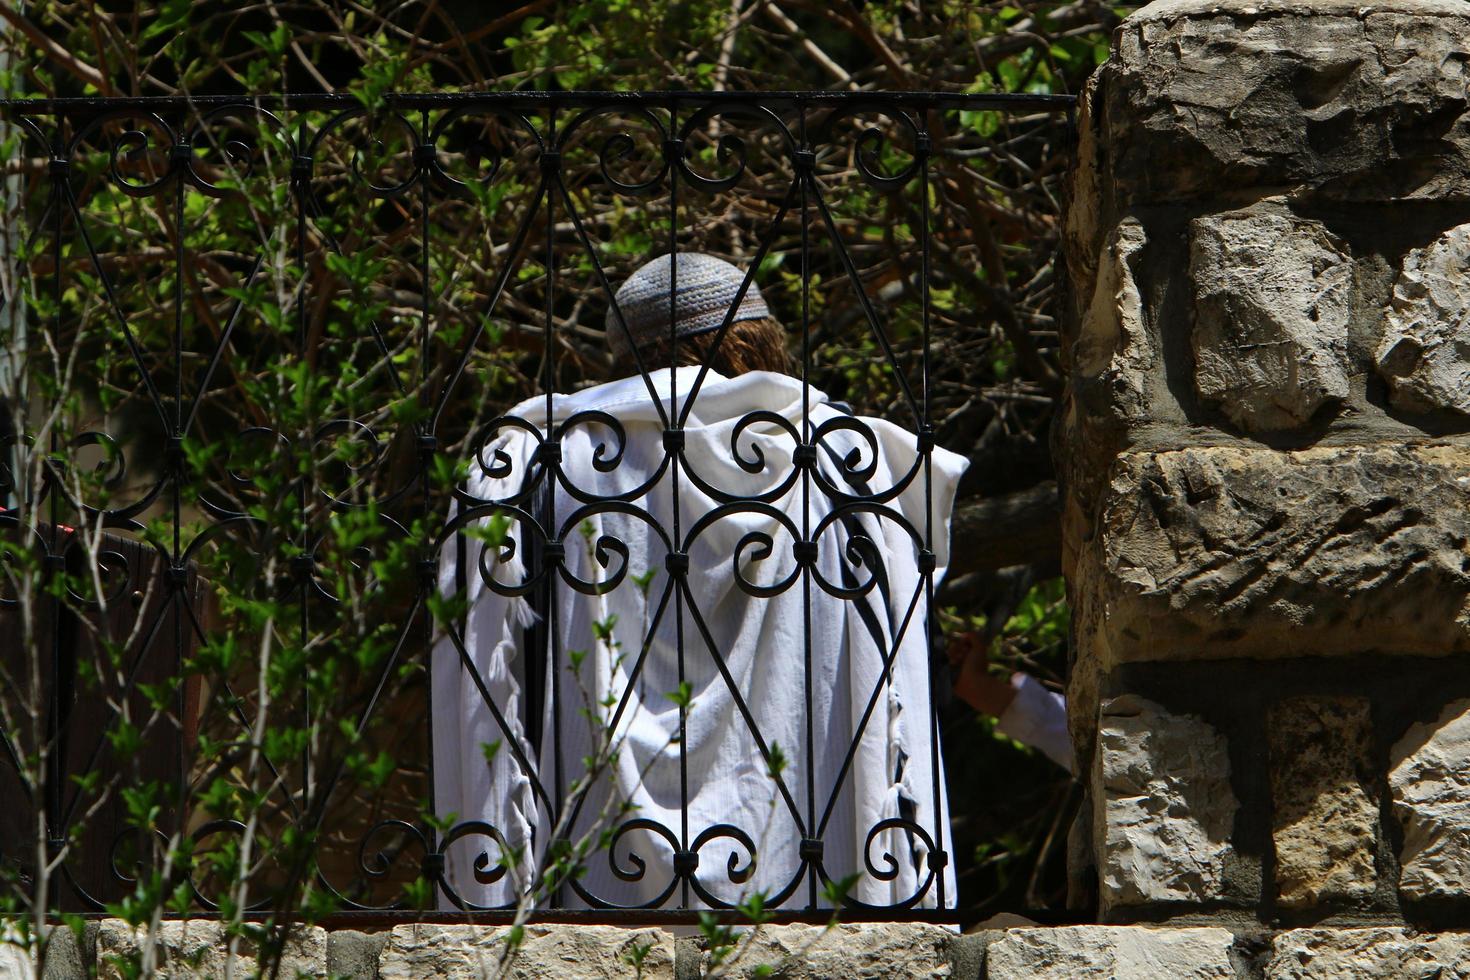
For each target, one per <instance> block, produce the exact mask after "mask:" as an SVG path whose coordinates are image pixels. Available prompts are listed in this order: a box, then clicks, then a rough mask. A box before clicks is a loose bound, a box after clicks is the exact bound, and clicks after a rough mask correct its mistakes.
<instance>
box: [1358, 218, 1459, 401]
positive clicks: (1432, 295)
mask: <svg viewBox="0 0 1470 980" xmlns="http://www.w3.org/2000/svg"><path fill="white" fill-rule="evenodd" d="M1467 268H1470V225H1460V226H1459V227H1458V228H1452V229H1450V230H1449V231H1447V232H1445V233H1444V234H1443V235H1441V236H1440V237H1439V238H1438V239H1436V240H1435V241H1433V242H1431V243H1430V244H1429V245H1427V246H1425V247H1424V248H1419V249H1413V250H1411V251H1410V252H1409V253H1408V254H1407V255H1406V256H1405V257H1404V264H1403V267H1402V269H1401V270H1400V272H1399V276H1398V280H1397V281H1396V282H1395V283H1394V287H1393V298H1392V300H1391V301H1390V303H1389V307H1388V313H1387V317H1386V327H1385V329H1384V333H1383V339H1382V341H1381V342H1380V343H1379V345H1378V351H1377V354H1376V360H1377V362H1378V373H1379V374H1380V375H1381V376H1382V377H1383V379H1384V380H1385V381H1387V382H1388V386H1389V398H1390V400H1391V401H1392V403H1393V404H1394V406H1395V407H1397V408H1401V409H1403V410H1405V411H1409V412H1434V411H1439V410H1448V411H1451V412H1457V413H1459V414H1460V415H1470V282H1466V277H1465V269H1467Z"/></svg>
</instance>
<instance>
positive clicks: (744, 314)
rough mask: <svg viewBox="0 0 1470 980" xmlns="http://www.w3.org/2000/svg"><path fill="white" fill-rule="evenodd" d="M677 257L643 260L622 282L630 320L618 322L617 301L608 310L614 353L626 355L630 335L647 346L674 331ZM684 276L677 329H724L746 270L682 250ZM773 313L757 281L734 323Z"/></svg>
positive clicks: (621, 302)
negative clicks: (672, 291) (672, 283)
mask: <svg viewBox="0 0 1470 980" xmlns="http://www.w3.org/2000/svg"><path fill="white" fill-rule="evenodd" d="M671 265H672V263H670V261H669V256H667V255H661V256H659V257H658V258H656V259H654V260H653V261H652V262H647V263H645V264H644V265H643V266H641V267H640V268H639V269H638V271H637V272H635V273H633V274H632V275H631V276H629V277H628V281H627V282H625V283H623V285H622V286H620V287H619V288H618V292H617V301H618V309H620V310H622V313H623V321H624V322H625V323H626V324H627V325H628V330H627V333H624V332H623V328H622V327H620V326H618V320H617V317H616V316H614V315H613V311H612V307H611V306H609V307H608V311H607V324H606V325H607V345H608V347H609V348H610V349H611V350H612V352H613V356H614V357H617V358H622V357H624V356H626V355H627V353H628V350H629V344H628V335H629V334H631V335H632V340H633V346H636V347H643V346H645V345H647V344H650V343H653V342H655V341H657V340H661V339H663V338H665V337H667V336H668V335H669V280H670V278H671V277H670V267H671ZM673 272H674V275H675V276H677V277H678V280H679V284H678V290H677V292H676V295H675V300H674V332H675V333H677V334H678V335H679V336H680V337H689V336H693V335H694V334H700V333H707V332H709V331H711V330H718V329H719V327H720V324H721V323H723V322H725V314H726V313H728V312H730V304H731V303H733V302H735V294H736V293H737V292H739V291H740V284H741V283H742V282H744V281H745V273H743V272H741V271H740V270H739V269H737V268H736V267H735V266H733V265H731V264H730V263H728V262H726V261H725V260H724V259H717V258H715V257H714V256H713V255H705V254H704V253H703V252H680V253H679V262H678V265H677V267H675V268H674V270H673ZM770 315H771V311H770V310H769V309H767V308H766V301H765V300H763V299H761V293H760V290H759V289H757V288H756V285H755V282H754V281H752V282H751V284H750V287H749V288H748V289H746V290H745V296H744V297H742V298H741V300H740V308H739V309H738V310H736V311H735V317H734V319H733V320H731V322H732V323H734V322H738V321H740V320H759V319H761V318H762V317H767V316H770Z"/></svg>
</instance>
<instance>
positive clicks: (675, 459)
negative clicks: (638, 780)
mask: <svg viewBox="0 0 1470 980" xmlns="http://www.w3.org/2000/svg"><path fill="white" fill-rule="evenodd" d="M678 132H679V104H678V101H677V100H675V101H673V102H671V103H670V104H669V141H668V143H667V144H665V147H664V153H665V154H666V156H667V157H668V169H669V368H668V370H669V426H670V428H671V429H672V430H673V431H675V432H679V433H682V432H683V428H684V427H683V423H682V422H681V420H680V413H679V381H678V375H679V331H678V297H679V157H680V155H681V154H682V153H683V152H684V147H683V145H682V144H681V143H680V142H679V139H678V137H677V136H676V135H675V134H676V133H678ZM680 438H681V436H675V437H674V439H675V442H674V443H673V445H669V444H668V443H667V442H665V445H664V453H665V455H666V456H667V457H668V459H669V480H670V483H669V490H670V494H671V497H672V501H673V521H674V527H673V538H672V540H673V541H674V542H675V545H674V546H675V547H676V548H678V549H679V551H680V552H683V551H684V542H683V540H682V538H683V534H684V532H683V529H682V524H683V522H682V521H681V520H680V518H679V471H680V468H679V460H680V456H679V452H678V446H679V442H678V440H679V439H680ZM686 584H687V583H685V582H682V581H681V582H680V583H679V588H678V589H677V590H676V591H675V593H674V646H675V649H676V650H677V652H678V659H679V692H680V695H681V696H680V698H679V850H680V851H681V852H683V853H684V854H685V855H687V854H688V853H689V750H688V746H687V745H686V744H685V742H686V741H687V738H688V723H689V705H688V703H687V701H686V700H685V699H684V698H683V697H682V694H683V691H684V684H685V683H686V678H685V670H686V666H687V659H686V656H685V651H684V589H685V587H686ZM686 860H687V859H686ZM679 863H681V862H676V863H675V868H676V871H677V869H678V865H679ZM698 870H699V869H698V867H697V866H696V867H690V868H689V869H688V873H687V874H685V875H682V876H681V877H682V878H683V880H682V881H681V882H680V883H679V905H680V907H682V908H688V907H689V879H690V878H692V877H693V876H694V875H695V874H696V873H697V872H698Z"/></svg>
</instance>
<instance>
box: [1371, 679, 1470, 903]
mask: <svg viewBox="0 0 1470 980" xmlns="http://www.w3.org/2000/svg"><path fill="white" fill-rule="evenodd" d="M1389 766H1390V771H1389V775H1388V785H1389V790H1390V792H1391V793H1392V794H1393V808H1394V813H1395V815H1397V817H1398V818H1399V822H1400V823H1401V824H1402V825H1403V828H1404V846H1403V850H1402V851H1401V852H1400V854H1399V861H1400V864H1401V865H1402V871H1401V872H1400V874H1399V893H1400V894H1402V895H1403V896H1404V897H1405V898H1407V899H1411V900H1420V899H1426V898H1463V897H1465V896H1467V895H1470V700H1460V701H1455V702H1453V703H1452V704H1450V705H1449V706H1448V707H1446V708H1445V710H1444V712H1443V713H1442V714H1441V715H1440V716H1439V718H1438V719H1436V720H1435V721H1434V722H1433V723H1432V724H1427V725H1426V724H1419V725H1414V726H1413V727H1412V728H1410V729H1409V730H1408V732H1406V733H1405V734H1404V737H1403V738H1401V739H1400V740H1399V741H1398V743H1397V744H1396V745H1394V747H1393V750H1392V751H1391V752H1390V754H1389Z"/></svg>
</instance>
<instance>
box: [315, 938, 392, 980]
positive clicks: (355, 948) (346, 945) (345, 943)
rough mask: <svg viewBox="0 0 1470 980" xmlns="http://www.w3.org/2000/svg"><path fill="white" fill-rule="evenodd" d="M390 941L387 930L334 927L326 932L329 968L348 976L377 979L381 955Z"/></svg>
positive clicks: (336, 974) (351, 979) (335, 974)
mask: <svg viewBox="0 0 1470 980" xmlns="http://www.w3.org/2000/svg"><path fill="white" fill-rule="evenodd" d="M387 943H388V934H387V933H386V932H357V931H355V930H352V929H334V930H333V931H332V932H331V933H330V934H328V936H327V972H328V973H330V974H331V975H332V976H333V977H345V978H347V980H377V976H378V957H379V956H381V955H382V952H383V947H384V946H385V945H387Z"/></svg>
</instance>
